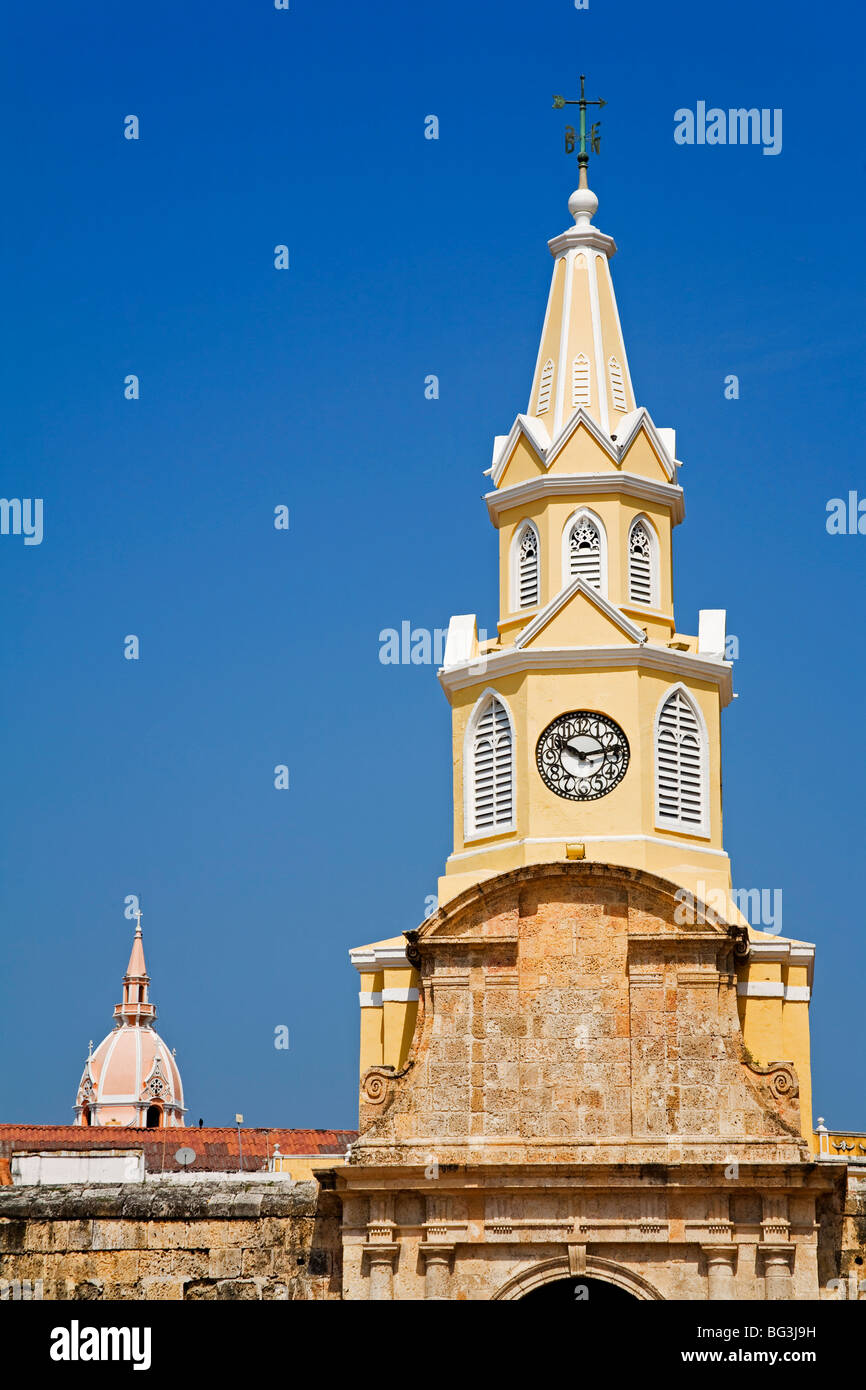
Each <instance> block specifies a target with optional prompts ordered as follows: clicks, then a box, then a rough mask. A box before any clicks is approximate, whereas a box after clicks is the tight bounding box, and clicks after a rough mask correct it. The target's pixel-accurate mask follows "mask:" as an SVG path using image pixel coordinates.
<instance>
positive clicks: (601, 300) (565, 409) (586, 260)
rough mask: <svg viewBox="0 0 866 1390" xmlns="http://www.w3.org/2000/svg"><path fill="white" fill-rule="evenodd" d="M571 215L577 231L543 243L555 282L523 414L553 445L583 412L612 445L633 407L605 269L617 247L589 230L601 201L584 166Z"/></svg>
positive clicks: (571, 200)
mask: <svg viewBox="0 0 866 1390" xmlns="http://www.w3.org/2000/svg"><path fill="white" fill-rule="evenodd" d="M568 208H569V211H570V213H571V215H572V217H573V218H574V223H575V225H574V226H573V227H570V228H569V229H568V231H566V232H562V233H561V234H560V235H559V236H557V237H554V238H553V240H552V241H549V242H548V243H547V244H548V247H549V248H550V254H551V255H552V256H553V258H554V266H553V277H552V279H551V283H550V294H549V296H548V301H547V312H546V314H545V318H544V327H543V329H542V334H541V344H540V347H539V352H538V359H537V362H536V367H535V375H534V377H533V382H532V394H531V396H530V399H529V407H528V410H527V414H528V415H533V416H535V417H536V418H537V419H539V420H541V421H542V422H543V424H544V425H545V427H546V429H547V431H548V434H549V435H550V437H551V439H555V438H556V437H557V435H558V434H559V433H560V431H561V430H562V429H563V427H564V426H565V425H567V424H568V421H569V420H570V419H571V417H572V416H573V415H574V413H575V411H577V410H578V409H581V408H582V409H583V410H584V411H586V413H587V414H588V415H591V416H592V418H593V420H594V421H595V422H596V424H597V425H599V426H600V427H601V428H602V430H604V432H605V434H607V435H608V436H609V437H615V436H616V434H617V429H618V425H619V422H620V421H621V420H622V418H623V416H625V415H629V414H631V412H632V411H633V410H635V408H636V402H635V397H634V392H633V390H632V384H631V375H630V373H629V368H628V358H627V356H626V351H625V342H624V340H623V336H622V328H621V327H620V321H619V312H618V310H617V306H616V297H615V295H614V290H613V281H612V280H611V276H610V267H609V265H608V261H609V260H610V257H611V256H613V255H614V254H615V253H616V243H615V241H614V240H613V237H610V236H607V235H606V234H605V233H604V232H602V231H599V229H598V228H597V227H595V226H593V225H592V219H593V217H594V216H595V213H596V211H597V210H598V198H597V197H596V195H595V194H594V193H593V191H592V189H591V188H590V187H589V186H588V184H587V177H586V164H585V163H584V162H581V166H580V182H579V185H578V187H577V188H576V189H575V190H574V192H573V193H572V195H571V197H570V198H569V200H568Z"/></svg>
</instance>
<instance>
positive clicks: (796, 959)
mask: <svg viewBox="0 0 866 1390" xmlns="http://www.w3.org/2000/svg"><path fill="white" fill-rule="evenodd" d="M749 945H750V948H751V949H750V953H749V959H750V960H751V961H760V963H761V964H762V965H771V964H772V965H803V966H805V967H806V971H807V979H808V981H809V987H810V988H811V985H812V980H813V977H814V974H815V946H814V944H813V943H812V942H811V941H792V940H790V939H789V938H788V937H784V936H780V937H777V938H776V939H775V940H774V941H760V940H756V939H755V937H754V936H753V937H752V938H751V940H750V943H749Z"/></svg>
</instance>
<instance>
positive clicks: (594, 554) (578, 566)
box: [568, 516, 601, 592]
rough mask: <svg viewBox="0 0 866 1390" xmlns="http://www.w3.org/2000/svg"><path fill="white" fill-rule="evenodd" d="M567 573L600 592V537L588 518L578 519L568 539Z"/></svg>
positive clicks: (594, 525) (596, 528)
mask: <svg viewBox="0 0 866 1390" xmlns="http://www.w3.org/2000/svg"><path fill="white" fill-rule="evenodd" d="M568 572H569V575H570V577H571V578H572V579H576V578H577V577H578V575H579V576H580V578H581V579H585V580H586V582H587V584H591V585H592V587H593V588H594V589H598V590H599V592H601V536H600V535H599V532H598V527H597V526H596V524H595V522H594V521H591V520H590V518H589V517H588V516H582V517H579V518H578V520H577V521H576V522H575V523H574V525H573V526H572V528H571V532H570V534H569V538H568Z"/></svg>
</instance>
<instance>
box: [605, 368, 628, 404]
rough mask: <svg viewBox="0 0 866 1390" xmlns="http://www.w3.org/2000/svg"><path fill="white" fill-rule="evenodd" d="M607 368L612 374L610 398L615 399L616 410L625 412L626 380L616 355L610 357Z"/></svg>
mask: <svg viewBox="0 0 866 1390" xmlns="http://www.w3.org/2000/svg"><path fill="white" fill-rule="evenodd" d="M607 370H608V372H609V374H610V398H611V400H612V401H613V408H614V410H621V411H622V412H623V414H624V413H625V409H626V399H625V381H624V379H623V375H622V367H621V366H620V365H619V362H618V361H617V360H616V358H615V357H610V358H609V359H608V363H607Z"/></svg>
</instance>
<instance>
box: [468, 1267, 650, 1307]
mask: <svg viewBox="0 0 866 1390" xmlns="http://www.w3.org/2000/svg"><path fill="white" fill-rule="evenodd" d="M577 1284H585V1285H587V1287H588V1292H589V1298H588V1299H587V1302H591V1299H592V1292H593V1289H594V1290H595V1292H596V1293H597V1295H598V1301H599V1302H600V1301H601V1299H602V1298H604V1300H605V1302H606V1303H612V1302H614V1301H616V1302H620V1301H621V1297H625V1298H639V1299H641V1300H643V1301H645V1302H650V1301H653V1300H658V1301H661V1299H662V1295H661V1294H660V1293H659V1291H658V1289H655V1288H653V1286H652V1284H650V1283H649V1282H648V1281H647V1280H646V1279H644V1278H643V1277H642V1275H640V1274H635V1273H634V1272H633V1271H632V1270H630V1269H624V1268H623V1266H622V1265H617V1264H614V1263H613V1261H612V1260H602V1259H599V1258H597V1257H595V1256H592V1255H589V1256H587V1260H586V1272H585V1273H584V1274H581V1275H575V1274H573V1273H572V1271H571V1269H570V1267H569V1262H568V1259H567V1258H566V1257H565V1256H561V1257H557V1258H556V1259H552V1260H544V1261H542V1262H541V1263H540V1264H536V1265H532V1266H531V1268H529V1269H524V1270H522V1271H521V1272H520V1273H519V1274H515V1275H514V1276H513V1277H512V1278H511V1279H509V1280H508V1282H507V1283H506V1284H503V1285H502V1287H501V1288H500V1289H498V1290H497V1291H496V1293H495V1294H494V1295H493V1298H494V1299H497V1300H510V1301H516V1300H517V1299H524V1298H528V1297H529V1296H530V1295H537V1296H538V1300H539V1301H541V1297H542V1295H544V1293H545V1291H546V1290H547V1289H548V1287H549V1286H550V1292H549V1298H550V1300H551V1301H554V1300H556V1301H557V1302H571V1301H573V1302H577V1301H578V1300H577V1297H576V1294H575V1285H577ZM558 1285H559V1286H561V1287H559V1288H557V1287H556V1286H558ZM602 1285H604V1286H605V1288H604V1290H602V1288H601V1286H602ZM554 1290H555V1292H554ZM581 1301H583V1300H581Z"/></svg>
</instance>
